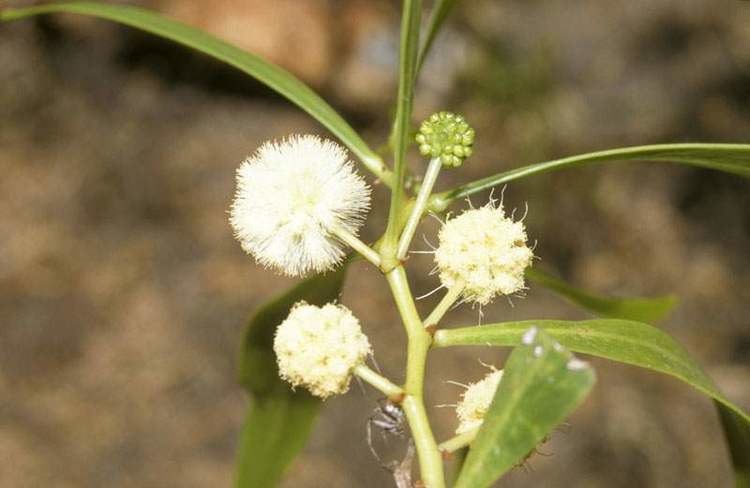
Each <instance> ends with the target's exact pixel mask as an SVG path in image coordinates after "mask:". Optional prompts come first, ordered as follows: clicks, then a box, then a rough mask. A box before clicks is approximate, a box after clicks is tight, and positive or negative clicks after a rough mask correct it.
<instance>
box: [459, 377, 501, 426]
mask: <svg viewBox="0 0 750 488" xmlns="http://www.w3.org/2000/svg"><path fill="white" fill-rule="evenodd" d="M502 378H503V371H502V370H495V369H493V371H492V372H491V373H489V374H488V375H487V376H485V377H484V379H482V380H480V381H477V382H476V383H472V384H470V385H469V387H468V388H466V391H465V392H464V393H463V395H462V396H461V401H460V402H459V403H458V405H457V406H456V416H457V417H458V422H459V423H458V428H456V434H463V433H465V432H468V431H470V430H473V429H476V428H477V427H479V426H480V425H482V421H483V420H484V416H485V415H486V414H487V410H488V409H489V408H490V404H491V403H492V399H493V398H494V397H495V391H497V387H498V385H499V384H500V380H501V379H502Z"/></svg>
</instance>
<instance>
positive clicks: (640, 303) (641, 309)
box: [526, 268, 677, 322]
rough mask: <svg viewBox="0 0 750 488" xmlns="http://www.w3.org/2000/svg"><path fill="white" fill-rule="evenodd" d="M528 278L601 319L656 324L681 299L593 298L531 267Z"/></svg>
mask: <svg viewBox="0 0 750 488" xmlns="http://www.w3.org/2000/svg"><path fill="white" fill-rule="evenodd" d="M526 278H527V279H528V280H529V281H533V282H534V283H536V284H537V285H541V286H543V287H545V288H549V289H550V290H552V291H554V292H556V293H557V294H559V295H560V296H562V297H564V298H566V299H568V300H569V301H571V302H572V303H574V304H575V305H578V306H579V307H582V308H584V309H586V310H589V311H590V312H593V313H594V314H596V315H598V316H600V317H607V318H614V319H626V320H635V321H637V322H656V321H658V320H660V319H662V318H663V317H664V316H665V315H667V313H669V311H670V310H672V308H674V306H675V305H676V304H677V299H676V298H675V297H673V296H664V297H655V298H641V297H632V298H613V297H603V296H597V295H593V294H591V293H588V292H586V291H583V290H580V289H578V288H574V287H572V286H570V285H569V284H567V283H565V282H564V281H563V280H561V279H560V278H557V277H556V276H553V275H551V274H548V273H545V272H544V271H541V270H540V269H537V268H528V269H527V270H526Z"/></svg>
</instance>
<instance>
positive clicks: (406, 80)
mask: <svg viewBox="0 0 750 488" xmlns="http://www.w3.org/2000/svg"><path fill="white" fill-rule="evenodd" d="M421 16H422V1H421V0H404V3H403V13H402V17H401V44H400V50H399V78H398V79H399V83H398V97H397V99H396V117H395V119H394V133H395V136H396V137H395V139H394V145H393V186H392V192H391V207H390V210H389V213H388V226H387V228H386V230H385V235H384V239H383V248H382V251H383V253H384V256H385V257H387V258H388V259H387V260H386V261H387V262H386V263H384V264H385V267H386V268H387V269H390V268H391V267H393V266H395V265H396V260H395V257H396V247H397V246H398V237H399V235H400V234H401V229H402V226H403V224H404V222H403V220H402V219H401V211H402V207H403V204H404V202H403V201H404V196H405V192H404V178H405V176H406V148H407V147H408V144H409V125H410V121H411V112H412V105H413V96H414V79H415V76H414V73H415V72H416V64H417V52H418V49H419V24H420V20H421Z"/></svg>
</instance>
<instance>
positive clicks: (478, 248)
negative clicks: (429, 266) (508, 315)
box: [435, 201, 534, 305]
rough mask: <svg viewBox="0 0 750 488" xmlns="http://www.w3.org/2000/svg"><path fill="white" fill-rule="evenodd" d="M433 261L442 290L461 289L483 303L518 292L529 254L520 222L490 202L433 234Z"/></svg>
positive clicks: (468, 212) (465, 296)
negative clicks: (434, 243) (456, 287)
mask: <svg viewBox="0 0 750 488" xmlns="http://www.w3.org/2000/svg"><path fill="white" fill-rule="evenodd" d="M438 238H439V240H440V244H439V246H438V248H437V249H436V250H435V262H436V264H437V268H438V270H439V271H440V281H441V283H442V284H443V286H445V287H446V288H449V289H450V288H453V287H454V286H463V287H464V288H463V293H462V295H463V297H464V298H465V299H466V300H468V301H472V302H476V303H479V304H480V305H486V304H488V303H490V302H491V301H492V299H493V298H494V297H495V296H496V295H499V294H502V295H510V294H512V293H515V292H518V291H520V290H523V289H524V270H525V269H526V267H527V266H529V265H530V264H531V260H532V259H533V257H534V255H533V253H532V252H531V249H529V248H528V246H527V245H526V241H527V237H526V230H525V228H524V225H523V222H520V221H518V222H514V221H513V219H511V218H508V217H506V216H505V213H504V211H503V206H502V204H498V205H497V206H496V205H495V204H494V202H492V201H490V203H488V204H487V205H485V206H483V207H481V208H476V209H470V210H467V211H465V212H464V213H462V214H461V215H459V216H458V217H455V218H452V219H450V220H448V221H447V222H446V223H445V225H443V227H442V229H440V233H439V235H438Z"/></svg>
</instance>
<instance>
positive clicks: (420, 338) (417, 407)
mask: <svg viewBox="0 0 750 488" xmlns="http://www.w3.org/2000/svg"><path fill="white" fill-rule="evenodd" d="M386 278H387V280H388V284H389V285H390V287H391V292H392V293H393V297H394V299H395V301H396V306H397V307H398V311H399V313H400V314H401V319H402V321H403V323H404V327H405V328H406V335H407V337H408V350H407V362H406V383H405V385H404V391H405V393H406V395H405V396H404V400H403V402H402V408H403V410H404V413H405V414H406V418H407V420H408V421H409V426H410V427H411V431H412V436H413V437H414V444H415V445H416V447H417V455H418V456H419V467H420V472H421V476H422V481H423V482H424V483H425V486H426V487H427V488H444V487H445V478H444V475H443V460H442V457H441V455H440V451H439V450H438V446H437V443H436V442H435V436H434V435H433V433H432V429H431V428H430V423H429V420H428V419H427V411H426V409H425V406H424V396H423V389H424V373H425V363H426V361H427V351H428V350H429V349H430V344H431V342H432V337H431V336H430V334H428V333H427V331H425V329H424V327H423V326H422V321H421V320H420V318H419V314H418V313H417V309H416V307H415V305H414V299H413V295H412V293H411V290H410V289H409V283H408V281H407V279H406V271H405V270H404V267H403V266H401V265H398V266H397V267H395V268H393V269H392V270H391V271H390V272H388V273H387V274H386Z"/></svg>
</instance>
